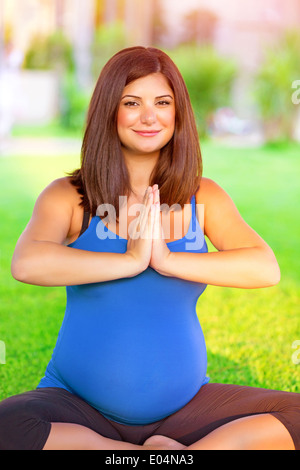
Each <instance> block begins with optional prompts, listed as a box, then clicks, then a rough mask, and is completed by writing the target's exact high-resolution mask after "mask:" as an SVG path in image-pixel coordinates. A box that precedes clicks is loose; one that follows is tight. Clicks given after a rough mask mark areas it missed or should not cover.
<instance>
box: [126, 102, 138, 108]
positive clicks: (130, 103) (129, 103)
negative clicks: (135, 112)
mask: <svg viewBox="0 0 300 470" xmlns="http://www.w3.org/2000/svg"><path fill="white" fill-rule="evenodd" d="M124 106H128V107H132V106H138V103H137V102H136V101H127V102H126V103H124Z"/></svg>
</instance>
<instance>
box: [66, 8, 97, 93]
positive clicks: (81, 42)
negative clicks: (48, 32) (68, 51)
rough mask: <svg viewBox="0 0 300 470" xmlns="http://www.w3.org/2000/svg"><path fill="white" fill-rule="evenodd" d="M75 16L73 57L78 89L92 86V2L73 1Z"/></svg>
mask: <svg viewBox="0 0 300 470" xmlns="http://www.w3.org/2000/svg"><path fill="white" fill-rule="evenodd" d="M72 3H73V9H74V16H75V31H76V33H75V34H74V39H73V43H74V55H75V63H76V77H77V82H78V85H79V87H80V88H83V89H89V88H90V87H91V85H92V57H91V44H92V40H93V35H94V13H95V11H94V7H95V5H94V0H73V2H72Z"/></svg>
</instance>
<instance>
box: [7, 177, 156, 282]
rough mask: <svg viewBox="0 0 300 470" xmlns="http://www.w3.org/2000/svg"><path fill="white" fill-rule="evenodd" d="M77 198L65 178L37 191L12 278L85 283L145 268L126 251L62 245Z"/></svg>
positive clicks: (12, 266) (70, 223) (69, 226)
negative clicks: (98, 250)
mask: <svg viewBox="0 0 300 470" xmlns="http://www.w3.org/2000/svg"><path fill="white" fill-rule="evenodd" d="M78 201H79V198H78V196H77V195H76V190H75V188H74V187H72V186H71V185H70V183H69V181H68V179H67V178H62V179H59V180H56V181H54V182H53V183H51V184H50V185H49V186H48V187H47V188H46V189H45V190H44V191H43V192H42V193H41V194H40V196H39V197H38V199H37V201H36V204H35V206H34V210H33V214H32V217H31V219H30V221H29V223H28V225H27V227H26V228H25V230H24V232H23V233H22V235H21V237H20V238H19V240H18V242H17V245H16V248H15V251H14V254H13V259H12V264H11V272H12V275H13V277H14V278H15V279H16V280H18V281H21V282H24V283H28V284H35V285H41V286H65V285H76V284H87V283H94V282H101V281H108V280H113V279H119V278H123V277H132V276H135V275H136V274H138V273H139V272H141V271H142V270H143V269H145V268H146V267H144V266H142V264H141V262H140V259H139V258H136V257H135V256H132V253H131V252H130V251H128V252H126V253H124V254H119V253H94V252H90V251H84V250H78V249H76V248H71V247H67V246H65V245H64V243H65V242H66V240H67V239H68V237H70V235H72V233H71V232H72V228H71V226H72V220H73V214H74V208H75V207H76V206H77V207H78ZM79 230H80V227H79ZM137 244H138V242H137ZM146 265H148V263H146Z"/></svg>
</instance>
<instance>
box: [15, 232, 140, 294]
mask: <svg viewBox="0 0 300 470" xmlns="http://www.w3.org/2000/svg"><path fill="white" fill-rule="evenodd" d="M11 272H12V275H13V277H14V278H15V279H16V280H18V281H20V282H24V283H26V284H34V285H40V286H66V285H77V284H89V283H95V282H102V281H110V280H114V279H119V278H123V277H132V276H135V275H136V274H138V268H137V266H136V262H135V261H134V259H133V258H132V257H131V256H128V255H127V253H124V254H122V253H95V252H91V251H85V250H78V249H76V248H70V247H67V246H65V245H60V244H58V243H54V242H48V241H33V242H31V243H30V244H29V245H28V246H27V248H26V249H23V250H22V253H21V254H19V253H18V250H16V251H15V253H14V256H13V260H12V266H11Z"/></svg>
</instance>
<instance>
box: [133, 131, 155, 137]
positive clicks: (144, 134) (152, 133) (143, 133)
mask: <svg viewBox="0 0 300 470" xmlns="http://www.w3.org/2000/svg"><path fill="white" fill-rule="evenodd" d="M133 131H134V132H135V133H136V134H138V135H141V136H142V137H154V136H156V135H157V134H159V132H160V130H159V131H157V130H154V131H136V130H134V129H133Z"/></svg>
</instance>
